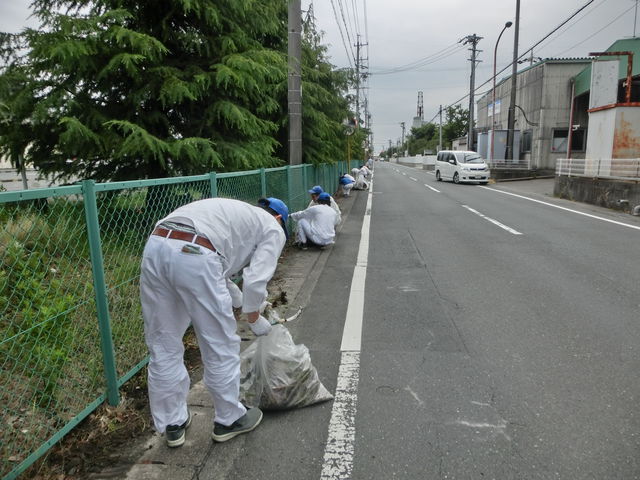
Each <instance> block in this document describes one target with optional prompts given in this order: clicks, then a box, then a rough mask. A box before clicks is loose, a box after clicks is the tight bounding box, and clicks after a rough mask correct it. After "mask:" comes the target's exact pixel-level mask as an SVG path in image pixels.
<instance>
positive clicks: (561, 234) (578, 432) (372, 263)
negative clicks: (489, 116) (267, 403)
mask: <svg viewBox="0 0 640 480" xmlns="http://www.w3.org/2000/svg"><path fill="white" fill-rule="evenodd" d="M434 189H436V190H438V191H435V190H434ZM510 193H511V192H510V191H509V188H508V187H504V186H497V187H493V186H490V187H480V186H475V185H454V184H450V183H441V182H436V181H435V177H434V176H433V175H431V174H429V173H428V172H425V171H421V170H414V169H411V168H407V167H401V166H397V165H389V164H376V170H375V179H374V187H373V198H372V206H371V211H370V214H371V217H370V218H371V227H370V237H369V256H368V263H367V264H366V283H365V287H364V299H365V304H364V314H363V326H362V346H361V352H360V364H359V381H358V384H357V389H355V395H354V398H353V405H352V407H353V412H354V418H353V421H354V424H353V427H354V428H353V442H352V443H353V445H352V447H353V449H352V458H351V461H352V465H351V468H350V475H349V476H344V477H335V478H353V479H389V478H402V479H431V478H438V479H439V478H448V479H453V478H464V479H489V478H495V479H548V478H561V479H590V478H593V479H603V478H607V479H614V478H615V479H618V478H619V479H632V478H640V455H639V454H640V419H639V418H638V397H639V396H640V384H639V383H638V382H637V379H636V376H637V372H638V370H639V368H638V367H639V366H640V354H639V352H640V327H639V326H638V323H639V319H640V316H639V311H640V308H639V307H640V257H639V256H638V244H639V240H640V223H639V222H638V221H637V219H634V218H632V217H628V216H623V215H621V214H616V213H613V212H609V211H606V210H603V209H596V208H594V207H583V206H580V205H575V204H571V203H570V202H565V201H560V200H554V199H544V198H542V197H536V196H533V195H529V194H527V195H524V196H526V197H528V198H533V199H534V200H537V201H531V200H529V199H527V198H522V197H520V196H514V195H512V194H510ZM366 201H367V196H366V195H364V194H362V193H361V194H359V195H358V197H357V198H356V200H355V202H354V204H353V207H352V214H351V215H350V218H349V219H348V222H347V223H346V224H345V226H344V228H343V230H342V232H341V233H340V235H339V237H338V242H337V244H336V245H335V246H334V247H333V248H332V249H331V252H330V255H329V257H328V260H327V263H326V264H325V266H324V269H323V271H322V273H321V275H320V276H319V279H318V282H317V284H316V285H315V288H314V289H313V293H312V295H311V300H310V304H309V307H308V308H307V309H306V310H305V312H304V314H303V316H302V318H301V319H300V322H299V323H297V324H296V325H292V327H291V329H292V333H293V334H294V338H295V339H296V341H297V342H300V343H305V344H306V345H307V346H308V347H309V348H310V351H311V355H312V359H313V362H314V364H315V365H316V367H317V368H318V371H319V372H320V376H321V378H322V380H323V382H324V383H325V385H326V386H327V387H328V388H329V390H331V391H334V390H335V388H336V383H337V376H338V368H339V365H340V361H341V356H340V341H341V338H342V332H343V328H344V323H345V316H346V313H347V307H348V304H349V292H350V287H351V279H352V274H353V271H354V264H355V259H356V256H357V252H358V247H359V241H360V229H361V227H362V221H361V220H360V218H361V217H362V214H364V213H365V209H366ZM540 202H546V203H540ZM553 205H555V207H554V206H553ZM557 207H561V208H557ZM332 408H334V403H332V402H329V403H325V404H322V405H318V406H314V407H310V408H306V409H301V410H296V411H291V412H284V413H279V414H269V415H267V416H265V420H264V423H263V425H262V426H261V427H260V428H259V429H257V430H256V431H255V432H253V433H252V434H251V435H248V436H246V437H243V439H242V441H240V439H238V441H234V442H229V444H221V445H219V446H216V449H214V450H213V452H214V455H215V458H213V457H212V458H209V459H208V460H207V464H206V466H205V469H203V470H202V471H201V472H200V473H199V478H201V479H203V478H216V479H223V478H242V479H262V480H265V479H272V478H273V479H298V478H299V479H302V478H304V479H307V478H310V479H315V478H318V479H319V478H321V476H322V471H323V465H324V463H326V460H325V448H326V443H327V436H328V429H329V428H330V427H329V423H330V419H331V418H332Z"/></svg>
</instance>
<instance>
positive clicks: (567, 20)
mask: <svg viewBox="0 0 640 480" xmlns="http://www.w3.org/2000/svg"><path fill="white" fill-rule="evenodd" d="M593 2H594V0H589V1H588V2H587V3H586V4H584V5H583V6H582V7H580V8H579V9H578V10H576V11H575V12H574V13H572V14H571V15H570V16H569V17H568V18H567V19H566V20H564V21H563V22H562V23H561V24H560V25H558V26H557V27H555V28H554V29H553V30H551V32H549V33H548V34H546V35H545V36H544V37H542V39H540V40H539V41H538V42H536V43H535V44H534V45H533V46H531V47H529V48H528V49H527V50H525V51H524V52H523V53H522V54H521V55H520V56H519V57H518V60H519V59H521V58H523V57H525V56H526V55H527V54H528V53H529V52H530V51H531V50H533V49H534V48H535V47H537V46H538V45H540V44H541V43H542V42H544V41H545V40H546V39H547V38H549V37H550V36H551V35H553V34H554V33H555V32H556V31H558V30H559V29H560V28H562V26H563V25H565V24H566V23H567V22H569V21H570V20H571V19H572V18H574V17H575V16H576V15H578V14H579V13H580V12H581V11H583V10H584V9H585V8H587V7H588V6H589V5H591V4H592V3H593ZM631 8H634V7H631ZM629 10H630V9H629ZM627 11H628V10H627ZM623 13H626V12H623ZM612 23H613V22H612ZM512 65H513V62H511V63H509V65H507V66H506V67H504V68H503V69H502V70H500V71H499V72H497V73H496V76H498V75H500V74H501V73H502V72H504V71H506V70H508V69H509V68H511V66H512ZM492 80H493V76H491V77H490V78H489V79H488V80H487V81H486V82H484V83H481V84H480V85H478V86H477V87H476V89H475V90H479V89H480V88H482V87H484V86H485V85H486V84H487V83H489V82H491V81H492ZM468 96H469V94H468V93H467V94H465V95H464V96H462V97H461V98H460V99H458V100H456V101H455V102H452V103H450V104H449V105H447V106H446V107H444V108H448V107H452V106H454V105H457V104H458V103H460V102H461V101H463V100H464V99H465V98H467V97H468Z"/></svg>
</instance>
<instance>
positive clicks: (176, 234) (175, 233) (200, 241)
mask: <svg viewBox="0 0 640 480" xmlns="http://www.w3.org/2000/svg"><path fill="white" fill-rule="evenodd" d="M152 235H158V236H159V237H164V238H175V239H176V240H184V241H185V242H191V243H195V244H197V245H201V246H203V247H205V248H208V249H209V250H211V251H213V252H216V253H218V251H217V250H216V248H215V247H214V246H213V244H212V243H211V242H210V241H209V239H208V238H207V237H203V236H201V235H194V234H193V233H189V232H181V231H180V230H169V229H166V228H162V227H157V228H156V229H155V230H154V231H153V233H152Z"/></svg>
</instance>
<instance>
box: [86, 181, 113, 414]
mask: <svg viewBox="0 0 640 480" xmlns="http://www.w3.org/2000/svg"><path fill="white" fill-rule="evenodd" d="M95 185H96V184H95V182H94V181H93V180H83V181H82V190H83V193H84V213H85V218H86V221H87V233H88V237H89V251H90V253H91V268H92V270H93V288H94V289H95V294H96V308H97V311H98V324H99V326H100V346H101V348H102V362H103V364H104V374H105V377H106V380H107V401H108V402H109V405H111V406H116V405H118V403H119V402H120V398H119V395H118V373H117V371H116V359H115V352H114V349H113V335H112V333H111V319H110V318H109V300H108V298H107V286H106V282H105V279H104V263H103V259H102V242H101V241H100V224H99V222H98V205H97V202H96V190H95Z"/></svg>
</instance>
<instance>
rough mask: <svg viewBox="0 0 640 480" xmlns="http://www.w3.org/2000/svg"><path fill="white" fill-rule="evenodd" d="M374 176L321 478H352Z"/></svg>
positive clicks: (322, 479)
mask: <svg viewBox="0 0 640 480" xmlns="http://www.w3.org/2000/svg"><path fill="white" fill-rule="evenodd" d="M372 192H373V179H372V180H371V183H370V186H369V195H368V198H367V206H366V210H365V215H364V219H363V221H362V230H361V233H360V246H359V248H358V258H357V260H356V266H355V268H354V270H353V278H352V279H351V291H350V292H349V306H348V307H347V315H346V319H345V322H344V330H343V332H342V344H341V345H340V351H341V355H340V368H339V370H338V380H337V385H336V393H335V398H334V400H333V407H332V408H331V420H330V421H329V434H328V436H327V444H326V446H325V449H324V459H323V463H322V473H321V475H320V478H321V480H343V479H348V478H351V472H352V470H353V456H354V448H355V438H356V405H357V400H358V379H359V375H360V347H361V342H362V318H363V314H364V293H365V292H364V287H365V282H366V279H367V262H368V257H369V229H370V226H371V202H372V199H373V195H372Z"/></svg>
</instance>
